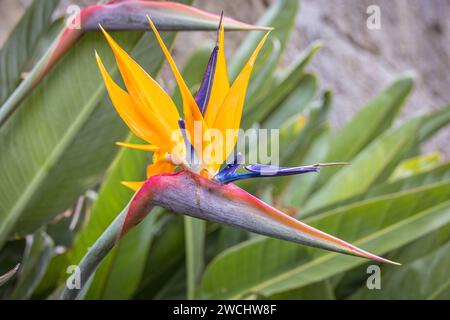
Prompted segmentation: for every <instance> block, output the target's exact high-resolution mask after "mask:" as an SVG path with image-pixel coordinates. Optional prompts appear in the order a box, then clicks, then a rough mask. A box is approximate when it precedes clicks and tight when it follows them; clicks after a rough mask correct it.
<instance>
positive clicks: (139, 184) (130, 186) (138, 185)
mask: <svg viewBox="0 0 450 320" xmlns="http://www.w3.org/2000/svg"><path fill="white" fill-rule="evenodd" d="M120 183H121V184H122V185H124V186H125V187H127V188H128V189H131V190H133V191H138V190H139V189H140V188H141V187H142V186H143V185H144V183H145V181H138V182H128V181H121V182H120Z"/></svg>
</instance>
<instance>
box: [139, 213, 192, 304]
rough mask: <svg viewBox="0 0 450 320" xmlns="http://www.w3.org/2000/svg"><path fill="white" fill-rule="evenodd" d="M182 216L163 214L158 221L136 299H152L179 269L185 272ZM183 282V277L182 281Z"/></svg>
mask: <svg viewBox="0 0 450 320" xmlns="http://www.w3.org/2000/svg"><path fill="white" fill-rule="evenodd" d="M183 218H184V217H182V216H179V215H176V216H175V215H165V216H164V217H163V219H161V220H162V221H160V222H159V224H160V227H159V228H158V231H157V233H156V235H155V239H154V240H153V244H152V247H151V250H150V252H149V255H148V258H147V262H146V264H145V270H144V274H145V277H144V278H143V279H142V281H141V283H140V286H139V289H138V291H137V294H136V296H135V297H136V298H137V299H154V298H156V296H158V295H160V294H161V290H163V288H164V287H165V285H166V281H167V280H168V279H170V278H171V277H172V276H173V275H174V274H176V273H178V272H179V271H180V270H181V272H183V275H185V273H186V267H185V266H184V263H183V259H184V258H185V235H184V231H185V230H184V219H183ZM182 282H183V283H185V282H186V281H185V279H183V281H182Z"/></svg>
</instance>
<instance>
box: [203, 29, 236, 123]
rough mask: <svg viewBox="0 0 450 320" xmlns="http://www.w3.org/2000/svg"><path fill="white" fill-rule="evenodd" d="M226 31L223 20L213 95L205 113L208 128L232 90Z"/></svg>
mask: <svg viewBox="0 0 450 320" xmlns="http://www.w3.org/2000/svg"><path fill="white" fill-rule="evenodd" d="M224 42H225V31H224V24H223V21H221V25H220V30H219V40H218V45H219V52H218V55H217V64H216V72H215V73H214V82H213V86H212V89H211V96H210V99H209V103H208V107H207V109H206V113H205V122H206V125H207V126H208V128H212V127H213V125H214V122H215V120H216V117H217V114H218V112H219V110H220V107H221V106H222V104H223V101H224V100H225V97H226V96H227V94H228V91H229V90H230V81H229V78H228V71H227V62H226V58H225V45H224Z"/></svg>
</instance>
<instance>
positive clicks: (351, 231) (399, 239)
mask: <svg viewBox="0 0 450 320" xmlns="http://www.w3.org/2000/svg"><path fill="white" fill-rule="evenodd" d="M449 186H450V183H449V182H446V183H438V184H434V185H430V186H428V187H426V188H421V189H417V190H414V191H412V192H408V193H404V194H402V193H400V194H395V195H392V196H385V197H381V198H376V199H373V200H369V201H364V202H360V203H356V204H352V205H350V206H347V207H343V208H338V209H336V210H334V211H330V212H326V213H324V214H322V215H320V216H314V217H312V218H311V219H307V220H305V222H307V223H308V224H310V225H312V226H314V227H318V228H320V229H321V230H325V231H326V232H331V233H332V234H335V235H337V236H339V237H342V238H344V239H349V240H350V241H352V242H353V243H356V244H358V245H359V246H362V247H364V248H368V249H370V250H372V252H375V253H376V254H385V253H386V252H389V251H392V250H395V249H397V248H399V247H401V246H403V245H405V244H407V243H409V242H411V241H413V240H415V239H417V238H419V237H421V236H423V235H425V234H428V233H430V232H433V231H434V230H436V229H437V228H439V227H441V226H443V225H445V224H447V223H449V221H450V203H448V202H446V203H443V202H445V201H448V198H449V196H450V188H449ZM440 203H443V204H442V205H439V204H440ZM434 206H436V207H434ZM400 262H401V261H400ZM362 263H365V262H364V261H361V260H357V259H348V258H346V257H340V256H337V255H335V254H328V253H324V252H322V251H319V250H315V249H311V248H306V247H299V246H295V245H292V244H290V243H286V242H281V241H278V240H275V239H267V238H265V239H257V240H251V241H249V242H244V243H242V244H239V245H237V246H235V247H232V248H230V249H229V250H227V251H225V252H224V253H222V254H220V255H219V256H218V257H217V258H216V259H215V260H214V261H213V262H212V263H211V264H210V265H209V266H208V268H207V270H206V271H205V274H204V277H203V281H202V293H203V295H204V297H206V298H238V297H243V296H246V295H248V294H251V293H256V294H260V295H264V296H271V295H273V294H276V293H279V292H284V291H288V290H292V289H295V288H300V287H303V286H307V285H310V284H312V283H316V282H318V281H322V280H325V279H328V278H330V277H332V276H334V275H336V274H339V273H341V272H343V271H346V270H349V269H351V268H354V267H355V266H357V265H360V264H362Z"/></svg>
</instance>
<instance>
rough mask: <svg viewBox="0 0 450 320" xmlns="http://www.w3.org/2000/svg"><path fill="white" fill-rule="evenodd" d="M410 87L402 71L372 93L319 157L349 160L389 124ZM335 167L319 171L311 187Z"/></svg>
mask: <svg viewBox="0 0 450 320" xmlns="http://www.w3.org/2000/svg"><path fill="white" fill-rule="evenodd" d="M412 87H413V78H412V76H411V75H409V74H405V75H403V76H401V77H400V78H399V79H398V80H396V81H395V82H394V83H392V84H391V85H390V86H389V87H388V88H386V89H385V90H383V91H382V92H381V93H380V94H379V95H377V96H376V97H374V98H373V99H372V100H371V101H370V102H369V103H368V104H367V105H366V106H364V107H363V108H362V109H361V111H359V112H358V113H357V114H356V115H355V116H354V117H353V118H352V120H351V121H350V122H349V123H348V124H347V125H345V126H344V127H343V128H342V129H340V130H339V131H338V133H337V134H336V135H334V136H333V137H332V139H331V140H330V148H329V151H328V154H327V156H326V157H325V159H323V160H321V161H323V162H332V161H351V160H352V159H353V158H354V157H355V156H356V155H357V154H358V153H359V152H360V151H361V150H362V149H364V148H365V147H366V146H367V145H368V144H369V143H370V142H372V141H373V140H374V139H375V138H377V137H378V136H379V135H380V134H382V133H383V132H384V131H385V130H386V129H388V128H389V127H390V126H391V124H392V123H393V122H394V120H395V118H396V117H397V115H398V113H399V112H400V110H401V108H402V106H403V104H404V102H405V100H406V98H407V97H408V95H409V94H410V92H411V90H412ZM330 159H333V160H330ZM339 170H340V169H339V168H336V169H333V168H330V169H329V170H327V171H326V172H323V173H322V174H321V176H320V177H319V179H318V181H317V184H316V186H315V188H314V189H318V188H319V187H321V186H322V185H323V184H325V183H326V182H327V180H329V179H330V178H331V176H332V175H334V174H335V173H336V172H337V171H339Z"/></svg>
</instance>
